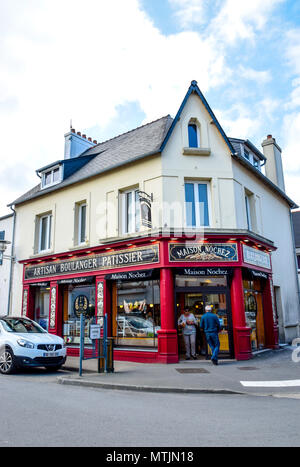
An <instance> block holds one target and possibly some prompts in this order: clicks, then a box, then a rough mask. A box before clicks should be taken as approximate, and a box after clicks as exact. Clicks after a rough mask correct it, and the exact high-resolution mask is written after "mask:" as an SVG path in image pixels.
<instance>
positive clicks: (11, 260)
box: [7, 206, 17, 315]
mask: <svg viewBox="0 0 300 467" xmlns="http://www.w3.org/2000/svg"><path fill="white" fill-rule="evenodd" d="M10 209H11V210H12V211H13V213H14V220H13V231H12V241H11V259H10V274H9V285H8V303H7V314H8V315H9V314H10V311H11V310H10V309H11V289H12V280H13V270H14V260H15V258H14V253H15V228H16V215H17V213H16V211H15V210H14V208H13V207H11V206H10Z"/></svg>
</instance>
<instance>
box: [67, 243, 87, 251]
mask: <svg viewBox="0 0 300 467" xmlns="http://www.w3.org/2000/svg"><path fill="white" fill-rule="evenodd" d="M89 247H90V242H84V243H79V244H78V245H73V246H70V247H69V251H73V250H83V249H85V248H89Z"/></svg>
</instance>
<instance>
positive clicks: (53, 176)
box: [42, 165, 61, 188]
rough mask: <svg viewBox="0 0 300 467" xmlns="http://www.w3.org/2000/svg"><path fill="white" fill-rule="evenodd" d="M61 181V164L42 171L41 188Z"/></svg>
mask: <svg viewBox="0 0 300 467" xmlns="http://www.w3.org/2000/svg"><path fill="white" fill-rule="evenodd" d="M60 182H61V166H59V165H57V166H55V167H52V168H51V169H48V170H45V172H43V173H42V188H48V187H49V186H52V185H56V184H57V183H60Z"/></svg>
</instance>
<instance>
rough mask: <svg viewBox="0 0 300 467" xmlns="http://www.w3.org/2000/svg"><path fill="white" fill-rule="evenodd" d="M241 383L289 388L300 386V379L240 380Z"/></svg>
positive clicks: (253, 386) (251, 386)
mask: <svg viewBox="0 0 300 467" xmlns="http://www.w3.org/2000/svg"><path fill="white" fill-rule="evenodd" d="M240 383H241V384H242V385H243V386H245V387H249V388H258V387H260V388H287V387H298V386H300V379H293V380H287V381H240Z"/></svg>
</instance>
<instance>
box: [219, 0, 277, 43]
mask: <svg viewBox="0 0 300 467" xmlns="http://www.w3.org/2000/svg"><path fill="white" fill-rule="evenodd" d="M284 1H285V0H264V1H263V2H262V1H261V0H251V1H245V0H244V1H240V0H226V1H225V2H222V5H223V6H222V8H221V9H220V11H219V13H218V14H217V15H216V16H215V18H214V20H213V21H212V24H211V28H212V30H213V32H214V34H217V35H218V37H220V38H222V40H223V41H224V42H226V43H227V44H231V45H233V44H234V43H235V42H236V41H237V40H241V39H242V40H250V41H254V39H255V36H256V32H257V31H262V30H263V28H264V27H265V25H266V23H267V22H268V21H269V18H270V14H271V12H272V11H273V10H274V8H276V7H277V6H278V5H279V4H280V3H283V2H284Z"/></svg>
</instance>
